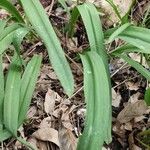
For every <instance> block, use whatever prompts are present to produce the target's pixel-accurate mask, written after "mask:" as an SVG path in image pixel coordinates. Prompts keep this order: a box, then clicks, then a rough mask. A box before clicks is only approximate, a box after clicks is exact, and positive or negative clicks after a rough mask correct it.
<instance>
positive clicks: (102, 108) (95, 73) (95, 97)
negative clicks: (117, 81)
mask: <svg viewBox="0 0 150 150" xmlns="http://www.w3.org/2000/svg"><path fill="white" fill-rule="evenodd" d="M80 56H81V60H82V63H83V68H84V94H85V99H86V103H87V113H86V121H85V128H84V131H83V134H82V136H81V137H80V139H79V143H78V148H77V149H78V150H87V149H88V150H99V149H102V145H103V143H104V141H106V142H107V143H109V142H110V141H111V116H112V115H111V94H110V93H111V87H110V82H109V81H110V79H109V77H108V75H107V70H106V68H105V64H104V62H103V59H102V58H101V56H99V55H98V54H97V53H96V52H95V51H90V52H86V53H84V54H81V55H80Z"/></svg>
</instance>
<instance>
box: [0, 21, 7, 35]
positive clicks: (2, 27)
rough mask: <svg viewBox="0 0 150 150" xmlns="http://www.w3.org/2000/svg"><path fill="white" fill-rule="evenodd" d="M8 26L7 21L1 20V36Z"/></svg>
mask: <svg viewBox="0 0 150 150" xmlns="http://www.w3.org/2000/svg"><path fill="white" fill-rule="evenodd" d="M5 26H6V21H4V20H0V36H1V33H2V32H3V30H4V28H5Z"/></svg>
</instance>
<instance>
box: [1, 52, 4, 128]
mask: <svg viewBox="0 0 150 150" xmlns="http://www.w3.org/2000/svg"><path fill="white" fill-rule="evenodd" d="M2 64H3V61H2V55H0V83H1V88H0V131H1V130H2V129H3V100H4V74H3V66H2Z"/></svg>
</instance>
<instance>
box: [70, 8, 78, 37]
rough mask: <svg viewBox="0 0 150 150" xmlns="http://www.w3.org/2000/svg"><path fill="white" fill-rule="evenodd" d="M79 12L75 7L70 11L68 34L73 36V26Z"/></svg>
mask: <svg viewBox="0 0 150 150" xmlns="http://www.w3.org/2000/svg"><path fill="white" fill-rule="evenodd" d="M79 15H80V13H79V11H78V9H77V8H76V7H75V8H74V9H73V10H72V12H71V18H70V20H69V25H68V36H69V37H73V35H74V28H75V23H76V21H77V20H78V17H79Z"/></svg>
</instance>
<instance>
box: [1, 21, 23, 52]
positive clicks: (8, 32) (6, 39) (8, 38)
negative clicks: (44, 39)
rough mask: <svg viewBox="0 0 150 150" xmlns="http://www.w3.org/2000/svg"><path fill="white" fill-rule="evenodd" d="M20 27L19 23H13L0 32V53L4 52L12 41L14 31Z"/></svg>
mask: <svg viewBox="0 0 150 150" xmlns="http://www.w3.org/2000/svg"><path fill="white" fill-rule="evenodd" d="M19 28H20V25H18V24H12V25H10V26H9V27H7V28H5V29H4V31H3V32H2V33H1V34H0V54H2V53H3V52H4V51H5V50H6V49H7V48H8V47H9V45H10V44H11V43H12V41H13V37H14V33H15V32H16V30H18V29H19Z"/></svg>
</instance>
